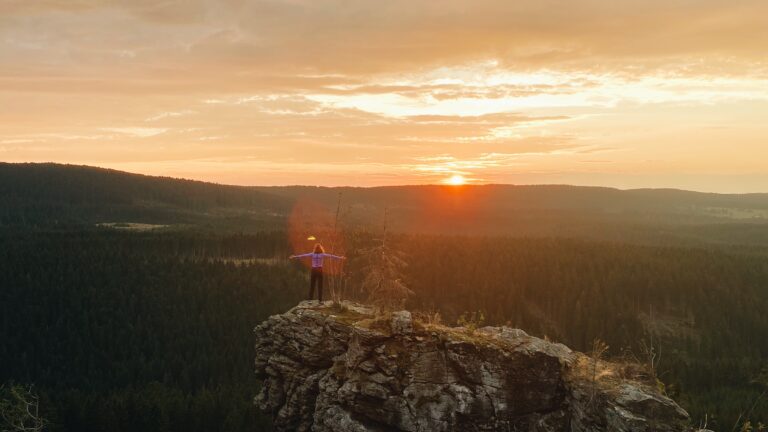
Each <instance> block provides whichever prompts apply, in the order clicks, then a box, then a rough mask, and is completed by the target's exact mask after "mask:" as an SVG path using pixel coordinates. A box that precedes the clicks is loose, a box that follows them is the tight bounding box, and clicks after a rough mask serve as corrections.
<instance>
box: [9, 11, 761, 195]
mask: <svg viewBox="0 0 768 432" xmlns="http://www.w3.org/2000/svg"><path fill="white" fill-rule="evenodd" d="M766 47H768V2H766V1H765V0H754V1H739V0H731V1H726V0H664V1H662V0H644V1H635V0H578V1H553V0H552V1H547V0H518V1H501V0H500V1H485V0H466V1H458V0H440V1H431V0H430V1H426V0H424V1H419V0H408V1H401V0H388V1H364V0H358V1H343V0H337V1H331V0H284V1H260V0H217V1H213V0H184V1H182V0H164V1H158V0H153V1H150V0H130V1H128V0H125V1H120V0H0V160H2V161H9V162H22V161H38V162H39V161H54V162H65V163H77V164H87V165H98V166H105V167H111V168H117V169H123V170H128V171H133V172H141V173H148V174H157V175H168V176H177V177H188V178H196V179H203V180H210V181H216V182H221V183H235V184H262V185H273V184H320V185H364V186H367V185H383V184H416V183H439V182H443V181H446V179H449V178H451V177H453V176H456V175H460V176H463V178H466V179H468V181H470V182H476V183H487V182H490V183H571V184H592V185H606V186H616V187H622V188H628V187H679V188H686V189H694V190H708V191H721V192H750V191H764V192H768V162H766V161H767V160H768V157H767V156H768V121H767V120H768V49H767V48H766Z"/></svg>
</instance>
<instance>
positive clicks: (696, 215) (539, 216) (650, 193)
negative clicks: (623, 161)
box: [0, 163, 768, 236]
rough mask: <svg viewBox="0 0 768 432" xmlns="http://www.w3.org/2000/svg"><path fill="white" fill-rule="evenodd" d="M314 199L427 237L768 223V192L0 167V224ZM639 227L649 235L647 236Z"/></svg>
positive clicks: (267, 213) (286, 206) (152, 215)
mask: <svg viewBox="0 0 768 432" xmlns="http://www.w3.org/2000/svg"><path fill="white" fill-rule="evenodd" d="M304 202H312V203H315V204H317V205H319V206H321V207H324V208H325V209H326V210H327V211H328V212H330V213H332V212H335V210H336V208H337V205H338V207H339V208H340V210H341V213H342V216H343V217H344V218H345V219H344V222H345V223H347V224H348V225H351V226H380V224H381V223H382V221H383V215H384V210H385V209H387V210H388V213H389V216H388V219H389V224H390V225H391V227H392V228H393V229H395V230H401V231H410V232H426V233H451V234H456V233H469V234H514V235H546V236H560V235H565V236H571V235H576V236H578V235H581V234H582V233H583V232H585V231H590V232H591V231H595V230H596V229H599V230H600V231H606V232H611V231H616V232H617V233H618V234H617V235H624V234H625V233H631V232H632V231H633V230H636V229H638V227H640V228H642V229H645V228H647V227H648V226H649V225H653V226H662V227H670V226H682V227H687V226H704V225H723V224H726V225H739V226H740V228H739V229H740V230H742V231H744V230H747V231H749V230H750V229H753V228H754V225H756V224H757V225H762V224H765V223H768V194H743V195H740V194H716V193H702V192H689V191H683V190H676V189H634V190H619V189H612V188H606V187H584V186H567V185H530V186H528V185H526V186H518V185H466V186H444V185H423V186H383V187H371V188H361V187H315V186H276V187H265V186H252V187H246V186H230V185H221V184H214V183H205V182H200V181H194V180H183V179H174V178H167V177H152V176H145V175H140V174H131V173H126V172H122V171H115V170H109V169H103V168H95V167H87V166H74V165H61V164H52V163H50V164H31V163H29V164H27V163H25V164H11V163H0V203H2V207H1V208H0V225H5V226H18V225H33V226H49V225H57V224H59V225H60V224H65V225H66V224H70V225H72V224H74V225H77V224H96V223H102V222H136V223H160V224H171V225H173V224H190V225H210V226H214V227H225V228H227V229H236V230H237V229H266V228H272V229H274V228H276V227H281V226H283V225H284V222H285V220H286V218H287V217H288V216H289V215H290V212H291V210H292V209H293V208H295V206H296V205H297V203H299V204H300V203H304ZM642 229H641V230H642Z"/></svg>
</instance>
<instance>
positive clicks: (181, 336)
mask: <svg viewBox="0 0 768 432" xmlns="http://www.w3.org/2000/svg"><path fill="white" fill-rule="evenodd" d="M370 238H371V236H370V235H369V234H365V233H362V234H355V235H350V236H348V244H347V245H346V246H347V247H348V248H349V251H350V254H349V255H350V264H349V268H348V269H347V272H346V273H347V276H345V277H346V278H347V279H348V280H347V281H346V291H345V296H347V297H350V298H355V297H359V296H360V293H359V291H357V290H355V288H354V287H356V280H355V278H356V277H358V276H359V275H358V274H357V273H356V269H355V266H356V258H357V257H356V255H355V251H357V250H360V249H361V248H362V247H363V246H364V245H365V243H366V242H369V241H370ZM393 241H394V242H395V243H396V244H397V247H398V248H399V249H400V250H402V251H404V252H405V254H406V256H407V258H408V262H409V263H410V265H409V267H408V270H407V272H406V280H407V282H408V284H409V285H410V286H411V287H412V289H413V290H414V291H415V293H416V295H415V296H414V297H413V298H412V299H411V300H410V302H411V305H410V307H411V308H412V309H417V310H423V311H429V312H433V313H434V312H439V313H440V314H441V315H442V318H443V321H444V322H446V323H449V324H452V323H454V322H455V321H456V319H457V318H458V317H459V316H460V315H461V314H462V313H464V312H468V311H482V312H483V315H484V316H485V317H486V324H489V325H503V324H508V325H513V326H517V327H520V328H523V329H525V330H527V331H528V332H530V333H532V334H535V335H539V336H546V337H549V338H551V339H554V340H559V341H562V342H564V343H566V344H568V345H570V346H572V347H573V348H575V349H579V350H588V349H589V347H590V345H591V343H592V341H593V340H594V339H597V338H599V339H601V340H604V341H606V342H607V343H608V344H609V346H610V347H611V355H613V356H614V357H620V356H624V357H626V356H627V355H630V354H631V355H633V356H634V357H635V359H636V360H637V361H643V343H648V342H649V341H650V338H651V334H652V333H653V334H654V335H655V338H656V339H655V344H656V347H655V349H656V350H658V351H659V352H660V353H661V358H660V361H659V366H658V374H659V377H660V379H661V381H662V382H663V383H664V384H665V385H666V391H667V392H668V393H669V394H670V395H672V396H673V397H675V398H676V399H677V400H679V401H680V402H681V403H682V404H683V405H684V406H685V407H686V408H687V409H688V410H689V411H690V412H691V414H692V415H693V417H694V419H703V418H704V415H707V416H708V419H709V425H710V426H714V427H715V428H716V429H717V430H725V429H727V428H728V426H729V425H732V424H733V423H734V422H735V421H736V418H737V417H738V416H739V414H740V413H742V412H746V411H748V410H750V407H751V406H752V405H753V404H754V408H752V409H751V413H750V418H751V419H752V420H753V422H757V421H762V422H768V418H766V415H765V413H768V400H766V399H765V398H763V399H758V398H759V397H760V394H761V392H763V391H764V387H761V384H760V383H758V382H756V381H757V378H758V377H759V376H760V372H761V370H763V368H765V366H766V358H768V337H766V336H768V314H766V313H765V311H766V310H768V259H766V258H765V257H764V256H762V255H755V254H745V253H743V252H741V251H736V252H729V251H728V250H722V249H692V248H674V247H648V246H635V245H630V244H618V243H602V242H591V241H582V240H564V239H530V238H529V239H525V238H522V239H521V238H502V237H496V238H466V237H443V236H410V235H409V236H406V235H399V236H395V237H394V238H393ZM2 244H3V248H2V251H0V274H2V275H3V289H2V291H0V305H1V306H0V307H1V308H2V310H1V311H0V317H2V318H0V324H1V325H2V327H0V328H1V329H2V335H3V344H2V345H1V346H0V359H1V360H2V365H3V366H2V368H0V371H1V374H2V375H0V381H2V382H19V383H34V384H35V388H36V389H37V391H39V392H40V393H41V395H42V397H43V402H42V406H43V409H44V412H45V414H46V417H47V418H49V419H50V421H51V425H50V429H51V430H78V431H99V430H115V431H139V430H142V431H173V430H179V431H181V430H184V431H194V430H200V431H203V430H205V431H210V430H226V431H245V430H254V429H256V430H259V428H261V429H262V430H268V422H267V420H266V419H265V418H263V417H261V416H260V415H259V414H258V413H257V412H256V411H255V410H254V408H253V406H252V402H251V400H252V397H253V395H254V394H255V393H256V389H257V388H258V383H257V382H256V381H255V379H254V378H253V374H252V371H251V369H252V367H251V361H252V357H253V352H252V350H253V347H252V337H251V330H252V328H253V327H254V326H255V325H256V324H257V323H258V322H260V321H261V320H263V319H264V318H266V317H267V316H268V315H270V314H272V313H278V312H281V311H285V310H287V309H288V308H290V307H291V306H292V305H294V304H295V303H296V302H298V301H299V300H300V299H302V297H303V296H304V295H305V285H306V274H305V272H304V271H303V268H302V267H301V266H300V265H297V264H292V263H289V262H288V261H287V260H285V259H284V258H285V257H286V256H287V255H288V254H289V253H290V247H289V246H288V242H287V236H286V235H285V233H282V232H265V233H261V234H253V235H234V234H215V233H211V232H203V231H166V232H150V233H136V232H123V231H117V230H113V229H100V230H83V231H64V232H38V233H8V232H4V233H3V234H2ZM275 258H276V259H275ZM691 269H698V270H697V271H691ZM762 385H765V383H763V384H762ZM755 424H756V423H755Z"/></svg>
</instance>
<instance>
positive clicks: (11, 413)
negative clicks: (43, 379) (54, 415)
mask: <svg viewBox="0 0 768 432" xmlns="http://www.w3.org/2000/svg"><path fill="white" fill-rule="evenodd" d="M0 395H2V396H0V418H1V419H2V421H3V424H2V429H0V431H2V432H40V431H42V430H43V428H44V427H45V420H44V419H43V418H42V417H41V416H40V399H39V397H38V396H37V395H36V394H35V393H34V392H33V391H32V386H28V387H23V386H20V385H11V386H5V385H3V386H0Z"/></svg>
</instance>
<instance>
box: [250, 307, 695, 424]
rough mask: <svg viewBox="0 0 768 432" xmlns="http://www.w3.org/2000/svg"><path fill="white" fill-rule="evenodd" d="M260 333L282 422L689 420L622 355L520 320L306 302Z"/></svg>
mask: <svg viewBox="0 0 768 432" xmlns="http://www.w3.org/2000/svg"><path fill="white" fill-rule="evenodd" d="M255 333H256V338H257V343H256V361H255V366H256V373H257V375H258V376H259V377H260V378H261V379H262V380H263V386H262V388H261V392H260V393H259V395H258V396H257V397H256V403H257V404H258V405H259V407H260V408H261V409H262V410H264V411H267V412H269V413H271V414H272V415H273V418H274V426H275V430H277V431H315V432H326V431H327V432H330V431H352V432H355V431H358V432H365V431H377V432H378V431H381V432H384V431H508V430H509V431H513V430H514V431H531V432H546V431H572V432H578V431H626V432H640V431H643V432H644V431H683V430H687V429H686V425H687V420H688V415H687V414H686V413H685V411H683V410H682V409H681V408H680V407H679V406H677V405H676V404H675V403H674V402H673V401H672V400H670V399H669V398H667V397H665V396H663V395H661V394H659V393H658V392H657V391H655V390H654V389H652V388H651V387H649V386H647V385H645V384H642V383H638V382H630V381H625V380H621V379H620V378H619V377H617V376H616V373H615V371H616V370H617V368H616V367H615V365H612V364H610V363H605V362H600V363H598V364H595V363H593V362H592V360H591V359H589V358H587V357H586V356H584V355H583V354H579V353H576V352H573V351H571V350H570V349H568V348H567V347H566V346H564V345H561V344H556V343H551V342H547V341H544V340H542V339H538V338H535V337H531V336H528V335H527V334H526V333H525V332H523V331H522V330H518V329H510V328H506V327H501V328H494V327H486V328H483V329H479V330H477V331H475V332H469V331H467V330H465V329H461V328H447V327H441V326H430V325H421V324H419V323H416V322H414V321H413V320H412V318H411V314H410V313H408V312H404V311H403V312H396V313H393V314H392V316H391V319H390V320H389V322H384V323H382V322H380V321H376V320H374V315H373V312H372V311H371V310H370V309H367V308H365V307H363V306H360V305H356V304H352V303H345V304H344V305H343V307H342V308H338V307H333V306H330V305H317V304H314V303H310V302H304V303H301V304H300V305H299V306H297V307H295V308H294V309H292V310H290V311H289V312H287V313H285V314H282V315H276V316H272V317H270V318H269V319H268V320H266V321H265V322H263V323H262V324H260V325H259V326H258V327H256V329H255ZM595 371H598V372H599V374H595ZM596 375H597V376H599V377H598V378H596V379H593V377H594V376H596Z"/></svg>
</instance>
